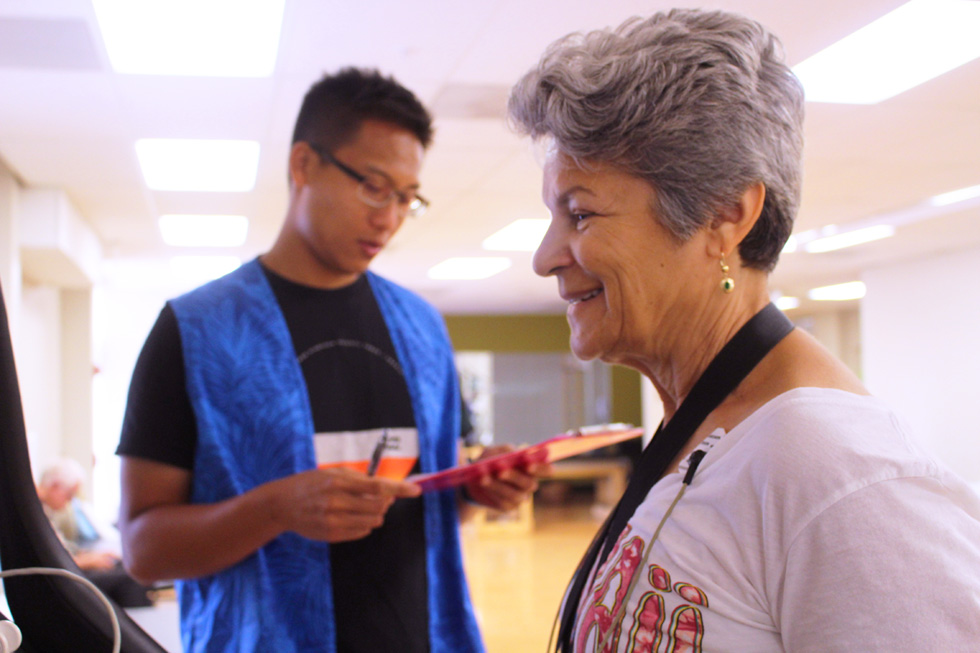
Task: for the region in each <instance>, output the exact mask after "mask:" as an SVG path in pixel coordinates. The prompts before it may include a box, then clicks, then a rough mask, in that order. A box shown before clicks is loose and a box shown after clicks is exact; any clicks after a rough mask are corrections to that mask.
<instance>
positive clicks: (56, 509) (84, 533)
mask: <svg viewBox="0 0 980 653" xmlns="http://www.w3.org/2000/svg"><path fill="white" fill-rule="evenodd" d="M83 479H84V472H83V470H82V466H81V465H79V464H78V462H76V461H74V460H71V459H68V458H65V459H61V460H58V461H56V462H55V463H54V464H52V465H51V466H49V467H47V468H45V470H44V472H43V473H42V474H41V480H40V482H39V483H38V486H37V495H38V498H39V499H40V500H41V506H42V507H43V508H44V514H45V515H47V517H48V520H49V521H50V522H51V526H52V528H54V531H55V533H57V534H58V537H59V538H60V539H61V542H62V544H64V546H65V548H66V549H67V550H68V552H69V553H70V554H71V557H72V560H74V562H75V564H76V565H78V568H79V569H81V571H82V574H83V575H84V576H85V577H86V578H88V579H89V580H90V581H92V583H93V584H94V585H95V586H96V587H98V588H99V589H100V590H102V593H103V594H105V595H106V596H108V597H109V598H110V599H112V600H113V601H115V602H116V604H118V605H119V606H120V607H123V608H136V607H147V606H150V605H153V601H152V600H151V599H150V598H149V596H148V594H147V590H148V589H149V588H147V587H144V586H143V585H140V584H139V583H137V582H136V581H135V580H133V578H132V577H131V576H130V575H129V574H127V573H126V570H125V569H123V567H122V561H121V557H120V555H119V551H118V548H119V544H118V538H111V537H108V536H107V534H106V532H105V531H106V528H100V526H99V525H98V523H97V520H95V519H93V517H92V515H91V512H90V511H89V510H88V509H87V507H86V506H85V504H84V503H82V502H81V501H80V500H79V499H78V496H77V495H78V491H79V488H81V486H82V480H83Z"/></svg>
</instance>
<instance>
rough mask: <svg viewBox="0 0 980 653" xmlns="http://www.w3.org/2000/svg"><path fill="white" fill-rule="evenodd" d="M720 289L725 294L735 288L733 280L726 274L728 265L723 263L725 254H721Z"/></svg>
mask: <svg viewBox="0 0 980 653" xmlns="http://www.w3.org/2000/svg"><path fill="white" fill-rule="evenodd" d="M721 275H722V279H721V290H722V292H724V293H725V294H728V293H730V292H731V291H733V290H735V280H734V279H732V278H731V277H730V276H728V265H727V264H726V263H725V255H724V254H722V255H721Z"/></svg>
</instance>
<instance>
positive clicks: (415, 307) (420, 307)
mask: <svg viewBox="0 0 980 653" xmlns="http://www.w3.org/2000/svg"><path fill="white" fill-rule="evenodd" d="M365 276H366V277H367V279H368V282H369V283H370V285H371V289H372V291H373V292H374V295H375V297H376V298H377V300H378V302H379V304H382V305H384V304H388V305H390V306H391V307H400V308H403V309H408V310H412V311H414V312H417V313H418V314H421V315H426V314H427V315H430V316H433V317H437V318H438V319H439V320H440V321H441V320H442V318H441V316H440V315H439V312H438V311H437V310H436V308H435V306H433V305H432V304H430V303H429V302H428V300H426V299H425V298H423V297H422V296H421V295H419V294H418V293H416V292H415V291H413V290H409V289H408V288H406V287H405V286H402V285H400V284H398V283H395V282H394V281H392V280H391V279H388V278H386V277H382V276H381V275H379V274H377V273H375V272H370V271H368V272H366V273H365Z"/></svg>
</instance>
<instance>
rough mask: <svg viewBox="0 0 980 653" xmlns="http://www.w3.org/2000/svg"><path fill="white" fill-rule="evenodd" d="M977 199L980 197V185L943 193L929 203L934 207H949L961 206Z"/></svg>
mask: <svg viewBox="0 0 980 653" xmlns="http://www.w3.org/2000/svg"><path fill="white" fill-rule="evenodd" d="M975 197H980V184H978V185H976V186H970V187H969V188H960V189H959V190H951V191H949V192H948V193H943V194H942V195H936V196H935V197H933V198H932V199H930V200H929V203H930V204H932V205H933V206H949V205H951V204H959V203H960V202H965V201H967V200H972V199H973V198H975Z"/></svg>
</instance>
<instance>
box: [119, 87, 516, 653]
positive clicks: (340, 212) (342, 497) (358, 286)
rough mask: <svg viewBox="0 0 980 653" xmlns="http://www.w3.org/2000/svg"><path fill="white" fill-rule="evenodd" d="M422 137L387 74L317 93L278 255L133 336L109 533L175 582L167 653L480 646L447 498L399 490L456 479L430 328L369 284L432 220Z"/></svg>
mask: <svg viewBox="0 0 980 653" xmlns="http://www.w3.org/2000/svg"><path fill="white" fill-rule="evenodd" d="M431 133H432V132H431V118H430V116H429V114H428V112H427V111H426V110H425V108H424V107H423V106H422V105H421V103H420V102H419V101H418V100H417V99H416V98H415V96H414V95H413V94H412V93H411V92H410V91H408V90H406V89H405V88H403V87H402V86H400V85H399V84H398V83H397V82H395V81H394V80H393V79H390V78H385V77H382V76H381V75H379V74H378V73H377V72H373V71H362V70H357V69H345V70H342V71H340V72H339V73H338V74H336V75H332V76H327V77H324V78H323V79H322V80H320V81H319V82H318V83H317V84H315V85H314V86H313V87H312V88H311V89H310V90H309V92H308V93H307V95H306V98H305V99H304V101H303V106H302V108H301V109H300V113H299V117H298V118H297V121H296V127H295V131H294V135H293V145H292V149H291V151H290V157H289V174H290V197H289V207H288V210H287V213H286V218H285V221H284V223H283V226H282V229H281V231H280V233H279V237H278V238H277V240H276V242H275V244H274V245H273V246H272V248H271V249H270V250H269V251H268V252H267V253H266V254H264V255H263V256H261V257H259V258H258V259H256V260H255V261H252V262H251V263H248V264H246V265H244V266H242V267H241V268H239V270H236V271H235V272H233V273H231V274H230V275H228V276H227V277H224V278H222V279H219V280H217V281H215V282H212V283H210V284H207V285H205V286H203V287H202V288H199V289H197V290H195V291H192V292H191V293H188V294H187V295H184V296H182V297H179V298H177V299H175V300H172V301H171V302H168V304H167V306H166V307H165V308H164V309H163V311H162V312H161V315H160V318H159V320H158V322H157V324H156V325H155V326H154V328H153V330H152V332H151V333H150V336H149V337H148V339H147V343H146V345H145V346H144V350H143V353H142V354H141V356H140V359H139V362H138V363H137V366H136V369H135V371H134V375H133V382H132V386H131V389H130V397H129V404H128V406H127V410H126V418H125V422H124V426H123V433H122V438H121V441H120V445H119V449H118V453H119V454H120V455H121V456H122V457H123V465H122V484H123V501H122V506H121V511H120V512H121V530H122V533H123V542H124V553H125V560H126V564H127V567H128V568H129V570H130V572H131V573H132V574H133V575H134V576H135V577H137V578H140V579H142V580H145V581H150V580H158V579H171V578H177V579H184V580H181V581H180V582H179V583H178V588H179V594H180V602H181V626H182V637H183V644H184V649H185V651H189V652H194V651H236V652H237V651H331V650H339V651H399V652H403V651H453V652H454V653H455V652H465V651H479V650H482V645H481V643H480V639H479V633H478V631H477V627H476V623H475V620H474V618H473V612H472V608H471V605H470V601H469V596H468V591H467V588H466V583H465V580H464V578H463V574H462V562H461V558H460V547H459V536H458V516H457V497H456V496H455V495H454V494H453V493H452V492H451V491H450V492H442V493H429V494H425V495H423V496H419V489H418V487H417V486H414V485H412V484H410V483H406V482H404V481H403V479H404V478H405V476H406V475H407V474H409V473H412V472H415V471H421V472H430V471H437V470H440V469H445V468H447V467H451V466H453V465H454V464H455V463H456V444H457V439H458V436H459V424H460V421H459V420H460V401H459V397H460V394H459V388H458V380H457V375H456V370H455V367H454V363H453V358H452V352H451V350H450V345H449V341H448V338H447V336H446V332H445V327H444V325H443V323H442V320H441V318H440V316H439V315H438V314H437V313H436V311H435V310H434V309H433V308H432V307H430V306H429V305H428V304H426V303H425V302H424V301H423V300H421V299H420V298H418V297H417V296H416V295H414V294H412V293H410V292H408V291H407V290H405V289H403V288H401V287H399V286H397V285H395V284H393V283H391V282H390V281H387V280H385V279H383V278H381V277H379V276H377V275H375V274H373V273H371V272H369V271H368V266H369V265H370V263H371V261H372V259H373V258H374V257H375V256H376V255H377V254H378V253H379V252H381V250H382V249H383V248H384V247H385V246H386V245H387V244H388V242H389V240H390V239H391V238H392V237H393V236H394V234H395V233H396V232H397V231H398V229H399V227H400V226H401V224H402V222H403V221H404V220H405V219H406V218H407V217H409V216H417V215H420V214H421V213H422V212H423V211H424V210H425V208H426V207H427V205H428V202H427V201H426V200H425V199H423V197H422V196H421V195H419V173H420V171H421V166H422V157H423V153H424V150H425V148H426V147H427V146H428V145H429V142H430V140H431ZM378 443H380V445H379V444H378ZM373 454H374V455H373ZM369 460H374V461H376V462H377V464H376V465H375V464H372V465H371V471H372V472H374V471H375V467H376V468H377V469H376V473H372V474H370V475H369V474H366V473H365V470H366V469H367V465H368V461H369ZM534 488H535V481H534V477H533V475H531V474H530V473H527V472H522V471H517V470H512V471H509V472H504V473H503V474H501V475H500V476H498V477H495V478H490V479H484V481H483V482H482V483H474V484H472V486H471V487H469V488H468V491H469V494H470V495H472V496H473V497H475V498H476V499H477V500H479V501H481V502H482V503H485V504H486V505H489V506H492V507H497V508H504V509H506V508H509V507H512V506H514V505H516V504H517V503H518V502H519V501H521V500H523V499H524V498H526V497H527V496H528V495H529V494H530V493H531V492H532V491H533V490H534Z"/></svg>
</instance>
